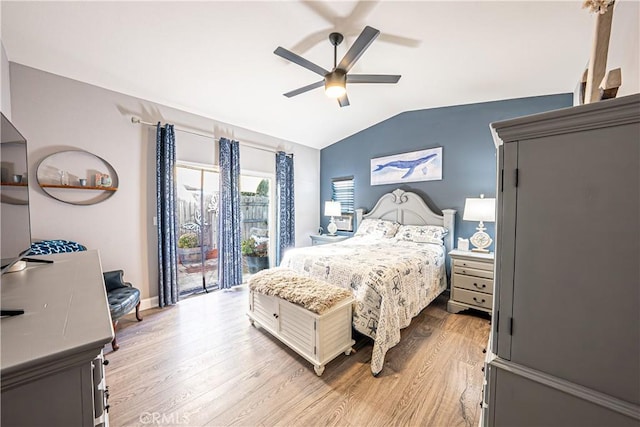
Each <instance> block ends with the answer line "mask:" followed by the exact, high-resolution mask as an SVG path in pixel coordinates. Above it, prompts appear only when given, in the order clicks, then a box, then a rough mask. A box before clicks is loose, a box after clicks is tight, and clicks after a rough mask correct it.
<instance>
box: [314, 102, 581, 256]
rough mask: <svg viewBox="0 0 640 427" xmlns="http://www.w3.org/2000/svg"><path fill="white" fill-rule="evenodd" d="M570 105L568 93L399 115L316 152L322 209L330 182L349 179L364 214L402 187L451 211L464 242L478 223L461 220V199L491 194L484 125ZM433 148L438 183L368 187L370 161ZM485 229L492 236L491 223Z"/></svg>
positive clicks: (490, 146)
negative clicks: (438, 158) (438, 154)
mask: <svg viewBox="0 0 640 427" xmlns="http://www.w3.org/2000/svg"><path fill="white" fill-rule="evenodd" d="M572 103H573V95H572V94H571V93H566V94H559V95H548V96H537V97H530V98H519V99H510V100H504V101H493V102H483V103H479V104H467V105H457V106H452V107H443V108H433V109H428V110H418V111H408V112H405V113H401V114H399V115H397V116H395V117H392V118H390V119H388V120H385V121H383V122H380V123H378V124H376V125H374V126H371V127H370V128H368V129H365V130H363V131H361V132H358V133H357V134H354V135H352V136H350V137H348V138H345V139H343V140H341V141H338V142H336V143H335V144H332V145H330V146H328V147H326V148H324V149H323V150H322V151H321V153H320V179H321V182H320V203H321V206H323V204H322V203H323V202H324V201H325V200H331V178H336V177H342V176H350V175H353V177H354V184H355V206H356V208H364V209H365V212H367V211H369V210H371V208H373V206H374V204H375V202H376V201H377V200H378V199H379V198H380V196H382V195H383V194H385V193H388V192H390V191H393V190H394V189H396V188H402V189H403V190H405V191H413V192H415V193H418V194H420V195H421V196H422V197H423V198H424V199H425V201H426V202H427V204H428V205H429V207H430V208H431V209H433V210H434V211H436V212H438V213H439V212H440V209H456V210H457V211H458V212H457V214H456V235H455V238H456V239H457V238H458V237H466V238H468V237H470V236H471V235H472V234H473V233H474V232H475V228H476V227H477V225H478V224H477V223H475V222H469V221H462V213H463V210H464V201H465V199H466V198H467V197H479V196H480V194H481V193H483V194H484V195H485V196H486V197H495V194H496V149H495V146H494V143H493V138H492V136H491V131H490V130H489V124H490V123H492V122H496V121H500V120H506V119H511V118H515V117H520V116H525V115H530V114H535V113H541V112H544V111H550V110H556V109H559V108H565V107H570V106H571V105H572ZM347 108H349V107H347ZM433 147H443V153H442V180H441V181H425V182H413V183H408V184H388V185H376V186H371V185H370V164H371V159H372V158H375V157H381V156H388V155H391V154H398V153H405V152H410V151H416V150H423V149H426V148H433ZM320 224H321V225H322V227H323V228H324V229H325V230H326V227H327V224H328V218H326V217H324V216H322V212H321V217H320ZM486 225H487V232H488V233H489V234H490V235H491V237H492V238H494V237H495V227H494V224H493V223H492V224H486ZM339 234H340V233H339ZM491 250H493V245H492V247H491Z"/></svg>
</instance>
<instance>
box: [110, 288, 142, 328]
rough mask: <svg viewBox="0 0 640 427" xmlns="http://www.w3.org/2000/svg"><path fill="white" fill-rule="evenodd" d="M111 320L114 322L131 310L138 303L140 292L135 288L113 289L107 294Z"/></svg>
mask: <svg viewBox="0 0 640 427" xmlns="http://www.w3.org/2000/svg"><path fill="white" fill-rule="evenodd" d="M107 299H108V300H109V310H110V311H111V319H112V320H116V319H118V318H120V317H122V316H124V315H125V314H127V313H128V312H130V311H131V310H133V309H134V307H135V306H136V305H138V303H139V302H140V291H139V290H138V289H136V288H131V287H128V286H127V287H126V288H119V289H115V290H113V291H111V292H108V293H107Z"/></svg>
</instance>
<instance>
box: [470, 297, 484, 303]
mask: <svg viewBox="0 0 640 427" xmlns="http://www.w3.org/2000/svg"><path fill="white" fill-rule="evenodd" d="M473 300H474V301H475V302H477V303H478V304H484V303H485V302H486V300H485V299H484V298H482V299H481V300H479V301H478V298H476V297H473Z"/></svg>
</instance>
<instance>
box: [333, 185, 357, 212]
mask: <svg viewBox="0 0 640 427" xmlns="http://www.w3.org/2000/svg"><path fill="white" fill-rule="evenodd" d="M353 189H354V184H353V177H352V176H347V177H342V178H333V179H332V180H331V199H332V200H334V201H336V202H340V206H341V207H342V213H347V214H352V213H353V210H354V204H355V203H354V197H353Z"/></svg>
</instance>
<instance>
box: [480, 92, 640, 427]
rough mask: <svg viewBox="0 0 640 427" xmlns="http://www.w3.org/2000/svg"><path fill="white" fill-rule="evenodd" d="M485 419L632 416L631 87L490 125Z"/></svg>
mask: <svg viewBox="0 0 640 427" xmlns="http://www.w3.org/2000/svg"><path fill="white" fill-rule="evenodd" d="M491 128H492V132H493V133H494V137H495V141H496V147H497V149H498V168H497V170H498V188H497V203H496V209H497V218H498V219H497V230H496V258H495V259H496V262H495V263H496V267H495V268H496V271H495V273H496V274H495V280H496V283H495V295H494V313H493V326H492V328H493V330H492V334H491V343H490V352H489V356H488V357H487V363H486V366H485V380H486V384H485V388H484V394H483V404H482V405H483V407H484V408H483V422H484V425H488V426H581V427H582V426H636V427H637V426H639V425H640V172H639V171H640V94H636V95H631V96H627V97H622V98H619V99H614V100H608V101H602V102H598V103H594V104H589V105H582V106H578V107H572V108H567V109H562V110H557V111H552V112H548V113H543V114H537V115H533V116H527V117H521V118H517V119H513V120H508V121H503V122H499V123H493V124H492V125H491Z"/></svg>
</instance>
